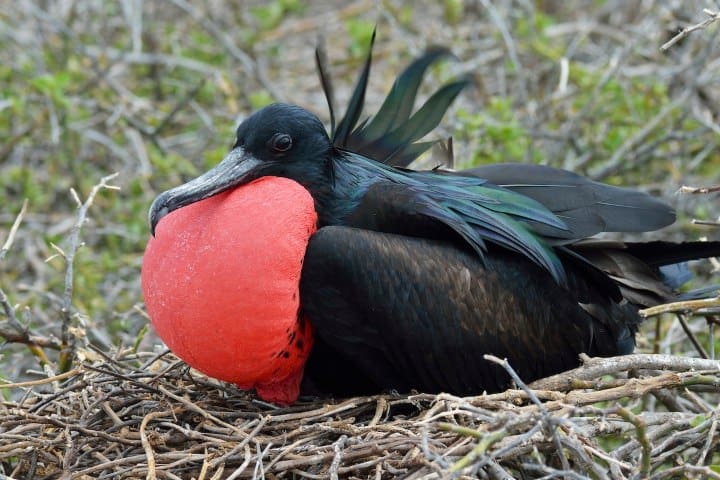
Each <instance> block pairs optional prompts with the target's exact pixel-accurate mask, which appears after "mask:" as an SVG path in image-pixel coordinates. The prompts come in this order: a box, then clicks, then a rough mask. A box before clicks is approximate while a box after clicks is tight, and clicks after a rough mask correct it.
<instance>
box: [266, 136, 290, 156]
mask: <svg viewBox="0 0 720 480" xmlns="http://www.w3.org/2000/svg"><path fill="white" fill-rule="evenodd" d="M269 143H270V146H271V147H272V149H273V150H275V151H276V152H278V153H283V152H287V151H288V150H290V149H291V148H292V145H293V141H292V137H291V136H290V135H288V134H287V133H276V134H275V135H273V136H272V138H271V139H270V142H269Z"/></svg>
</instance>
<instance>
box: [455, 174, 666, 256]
mask: <svg viewBox="0 0 720 480" xmlns="http://www.w3.org/2000/svg"><path fill="white" fill-rule="evenodd" d="M457 174H461V175H473V176H477V177H479V178H483V179H486V180H487V181H489V182H490V183H493V184H495V185H500V186H503V187H505V188H507V189H510V190H512V191H514V192H517V193H520V194H522V195H526V196H528V197H531V198H533V199H535V200H537V201H538V202H540V203H541V204H543V205H544V206H545V207H547V208H548V209H549V210H550V211H552V212H553V213H555V215H557V216H558V217H559V218H561V219H562V220H563V221H564V222H565V223H566V224H567V226H568V231H567V232H565V233H566V234H565V235H563V232H560V233H561V235H560V236H558V237H557V241H558V242H559V243H564V242H566V241H568V240H569V241H577V240H580V239H582V238H585V237H589V236H592V235H595V234H596V233H600V232H648V231H652V230H657V229H659V228H662V227H664V226H667V225H669V224H671V223H672V222H673V221H675V213H674V212H673V210H672V209H671V208H670V207H669V206H668V205H667V204H666V203H664V202H663V201H661V200H659V199H656V198H653V197H651V196H650V195H648V194H646V193H644V192H640V191H638V190H633V189H629V188H622V187H615V186H612V185H607V184H604V183H599V182H594V181H592V180H590V179H589V178H586V177H583V176H580V175H577V174H575V173H573V172H569V171H567V170H561V169H559V168H553V167H548V166H543V165H524V164H515V163H505V164H495V165H483V166H480V167H475V168H471V169H468V170H463V171H462V172H458V173H457ZM553 235H557V233H556V232H553V233H552V234H550V235H548V237H551V236H553Z"/></svg>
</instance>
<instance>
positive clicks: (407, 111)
mask: <svg viewBox="0 0 720 480" xmlns="http://www.w3.org/2000/svg"><path fill="white" fill-rule="evenodd" d="M374 41H375V32H373V36H372V40H371V43H370V49H369V50H368V55H367V58H366V60H365V63H364V65H363V68H362V70H361V71H360V75H359V77H358V80H357V83H356V85H355V89H354V90H353V93H352V95H351V96H350V100H349V102H348V106H347V109H346V111H345V114H344V115H343V117H342V118H341V119H340V121H339V122H338V124H337V128H336V127H335V106H334V104H335V100H334V88H333V84H332V76H331V75H330V71H329V68H328V67H327V58H326V53H325V49H324V46H323V44H322V43H321V44H319V45H318V47H317V49H316V53H315V58H316V62H317V69H318V73H319V75H320V81H321V84H322V86H323V91H324V92H325V98H326V100H327V102H328V108H329V110H330V118H331V132H330V136H331V138H332V141H333V145H335V146H336V147H338V148H341V149H344V150H347V151H351V152H354V153H358V154H360V155H364V156H366V157H368V158H372V159H374V160H376V161H379V162H383V163H387V164H392V165H394V166H401V167H404V166H407V165H409V164H410V163H411V162H412V161H413V160H415V159H416V158H417V157H419V156H420V155H421V154H422V153H424V152H425V151H426V150H427V149H428V148H430V147H431V146H432V145H433V144H435V143H436V142H435V141H427V142H418V140H420V139H421V138H422V137H424V136H425V135H426V134H428V133H429V132H431V131H432V130H433V129H434V128H435V127H436V126H437V125H438V124H439V123H440V120H441V119H442V117H443V115H444V114H445V112H446V111H447V109H448V107H449V106H450V104H451V103H452V102H453V101H454V100H455V98H456V97H457V95H458V94H459V93H460V92H461V91H462V90H463V89H464V88H465V87H466V86H467V85H468V84H469V83H470V80H469V77H463V78H460V79H458V80H456V81H453V82H451V83H448V84H446V85H444V86H443V87H441V88H440V89H439V90H438V91H436V92H435V93H434V94H433V95H432V96H430V98H429V99H428V100H427V101H426V102H425V103H424V104H423V105H422V106H421V107H420V108H419V109H418V110H417V111H416V112H415V113H414V114H413V107H414V105H415V99H416V97H417V93H418V89H419V87H420V83H421V82H422V79H423V76H424V75H425V72H426V71H427V69H428V68H429V67H430V66H431V65H433V64H435V63H437V62H438V61H440V60H441V59H443V58H447V57H451V56H452V54H451V53H450V51H449V50H448V49H446V48H443V47H431V48H429V49H428V50H427V51H426V52H425V53H424V54H423V55H421V56H419V57H418V58H416V59H415V60H414V61H413V62H412V63H411V64H410V65H409V66H408V67H407V68H406V69H405V70H404V71H403V72H402V73H401V74H400V75H399V76H398V77H397V79H396V80H395V83H394V84H393V86H392V88H391V90H390V92H389V93H388V95H387V97H386V98H385V100H384V102H383V104H382V106H381V107H380V109H379V110H378V112H377V113H376V114H375V115H373V116H372V118H366V119H365V120H363V121H362V122H360V123H359V124H358V122H359V121H360V117H361V115H362V110H363V106H364V103H365V92H366V90H367V83H368V78H369V76H370V66H371V64H372V46H373V43H374Z"/></svg>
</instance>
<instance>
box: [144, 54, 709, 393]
mask: <svg viewBox="0 0 720 480" xmlns="http://www.w3.org/2000/svg"><path fill="white" fill-rule="evenodd" d="M446 54H447V52H446V51H445V50H443V49H431V50H430V51H428V52H427V53H426V54H425V55H423V56H421V57H420V58H418V59H417V60H416V61H414V62H413V63H412V64H411V65H410V66H409V67H408V68H407V69H406V70H405V71H404V72H403V73H402V74H401V75H400V76H399V77H398V79H397V80H396V82H395V85H394V86H393V88H392V90H391V91H390V93H389V94H388V97H387V98H386V101H385V103H384V104H383V106H382V107H381V108H380V110H379V111H378V113H377V114H376V115H375V116H374V117H373V118H372V119H369V120H365V121H363V122H361V123H360V124H359V125H358V121H359V119H360V113H361V110H362V105H363V100H364V94H365V89H366V84H367V78H368V75H369V70H370V63H371V58H370V55H368V59H367V61H366V63H365V66H364V68H363V70H362V73H361V75H360V80H359V81H358V84H357V86H356V88H355V91H354V93H353V95H352V97H351V100H350V102H349V106H348V109H347V112H346V114H345V115H344V117H343V118H342V120H341V121H340V122H339V123H338V124H337V127H336V126H335V121H334V114H333V102H332V86H331V82H330V80H329V76H328V74H327V72H326V71H325V69H324V68H321V69H320V70H321V79H322V83H323V87H324V89H325V92H326V95H327V97H328V100H329V105H330V111H331V118H332V126H331V134H330V135H328V134H327V132H326V130H325V128H324V126H323V124H322V123H321V121H320V120H319V119H318V118H317V117H316V116H315V115H313V114H312V113H310V112H308V111H307V110H305V109H303V108H300V107H297V106H292V105H286V104H273V105H270V106H268V107H265V108H263V109H261V110H259V111H257V112H255V113H254V114H252V115H251V116H249V117H248V118H247V119H246V120H245V121H243V122H242V123H241V124H240V126H239V127H238V128H237V135H236V136H237V138H236V142H235V145H234V146H233V148H232V150H231V151H230V153H229V154H228V156H227V157H226V158H225V159H224V160H223V161H222V162H221V163H220V164H218V165H217V166H216V167H214V168H213V169H211V170H210V171H208V172H206V173H205V174H203V175H201V176H200V177H198V178H196V179H194V180H191V181H190V182H188V183H186V184H184V185H181V186H178V187H176V188H173V189H171V190H168V191H166V192H164V193H162V194H160V195H159V196H158V197H157V198H156V199H155V201H154V202H153V204H152V206H151V208H150V212H149V221H150V227H151V231H152V233H153V235H154V237H153V238H151V240H150V242H149V244H148V248H147V251H146V254H145V258H144V262H143V272H142V281H143V290H144V294H145V299H146V304H147V308H148V312H149V314H150V317H151V319H152V321H153V324H154V325H155V327H156V329H157V330H158V332H159V333H160V335H161V337H162V338H163V339H164V340H165V341H166V343H167V344H168V345H169V346H170V347H171V349H173V350H174V351H176V353H178V355H180V356H181V358H183V359H185V360H186V361H187V362H188V363H189V364H190V365H192V366H195V367H196V368H198V369H200V370H203V371H205V372H206V373H208V374H210V375H212V376H216V377H218V378H221V379H224V380H228V381H231V382H234V383H236V384H238V385H240V386H242V387H244V388H251V387H254V388H256V389H257V391H258V393H259V395H260V396H261V397H262V398H264V399H266V400H270V401H278V402H282V403H289V402H292V401H294V400H295V399H296V398H297V396H298V392H299V384H300V381H301V379H302V378H303V369H304V371H305V378H304V382H303V388H304V389H305V390H306V391H308V392H326V393H332V394H336V395H349V394H360V393H374V392H378V391H381V390H383V389H395V390H398V391H408V390H410V389H417V390H422V391H428V392H438V391H449V392H453V393H456V394H473V393H480V392H483V391H497V390H500V389H502V388H505V387H507V386H508V385H509V378H508V377H507V375H506V374H505V373H504V372H503V371H501V370H500V369H499V368H498V367H497V366H495V365H493V364H490V363H489V362H487V361H485V360H483V355H484V354H487V353H491V354H494V355H497V356H500V357H506V358H508V359H509V361H510V364H511V365H512V366H513V367H514V368H515V369H516V370H517V371H518V373H519V374H520V376H521V377H522V378H523V379H525V380H527V381H530V380H533V379H536V378H539V377H542V376H546V375H549V374H552V373H556V372H559V371H562V370H564V369H568V368H572V367H574V366H577V365H578V362H579V359H578V355H579V354H580V353H587V354H589V355H591V356H595V355H602V356H610V355H617V354H625V353H629V352H631V351H632V350H633V348H634V346H635V333H636V331H637V326H638V324H639V322H640V317H639V315H638V313H637V311H638V308H639V307H643V306H648V305H652V304H657V303H658V302H662V301H666V300H668V299H671V298H673V295H674V293H673V291H672V289H671V285H672V283H673V280H674V279H673V278H669V277H668V276H667V275H664V274H663V272H662V270H661V267H663V266H664V265H669V264H675V263H677V262H682V261H685V260H688V259H693V258H699V257H705V256H712V255H717V254H718V253H720V242H707V243H702V242H693V243H684V244H671V243H666V242H650V243H621V242H609V241H599V240H592V239H590V240H588V239H587V237H589V236H591V235H594V234H596V233H599V232H606V231H619V232H640V231H651V230H656V229H659V228H661V227H663V226H666V225H668V224H670V223H672V222H673V221H674V219H675V215H674V212H673V211H672V209H671V208H670V207H669V206H668V205H667V204H665V203H664V202H662V201H660V200H657V199H654V198H652V197H650V196H649V195H647V194H645V193H641V192H638V191H635V190H630V189H624V188H619V187H613V186H609V185H604V184H601V183H597V182H593V181H591V180H589V179H586V178H584V177H582V176H579V175H575V174H573V173H570V172H566V171H563V170H558V169H554V168H550V167H543V166H536V165H520V164H503V165H492V166H484V167H477V168H475V169H470V170H464V171H460V172H452V171H447V170H441V169H435V170H431V171H415V170H410V169H407V168H405V166H407V165H408V164H409V163H410V162H411V161H412V160H413V159H415V158H416V157H418V156H419V155H420V154H421V153H422V152H423V151H424V150H426V149H427V148H428V147H429V146H430V143H427V142H424V143H418V142H417V140H419V139H420V138H422V137H423V136H425V135H426V134H427V133H428V132H430V131H431V130H432V129H434V127H435V126H436V125H437V124H438V122H439V120H440V118H441V117H442V116H443V114H444V112H445V111H446V109H447V107H448V106H449V105H450V104H451V103H452V101H453V100H454V99H455V97H456V96H457V95H458V94H459V93H460V91H461V90H462V89H463V88H464V87H465V86H466V84H467V83H468V81H467V79H464V78H462V79H460V80H458V81H455V82H452V83H450V84H448V85H446V86H444V87H442V88H441V89H440V90H439V91H438V92H437V93H436V94H435V95H433V96H431V97H430V99H429V100H428V101H427V102H426V103H425V104H424V105H423V107H421V108H420V109H419V110H418V111H417V112H415V113H414V114H411V113H412V104H413V102H414V99H415V96H416V93H417V89H418V85H419V84H420V80H421V78H422V77H423V75H424V72H425V71H426V69H427V68H428V67H429V66H430V65H431V64H433V63H434V62H436V61H437V60H438V59H440V58H442V57H443V56H445V55H446ZM318 58H320V56H319V57H318ZM320 65H322V62H320ZM161 220H162V221H161Z"/></svg>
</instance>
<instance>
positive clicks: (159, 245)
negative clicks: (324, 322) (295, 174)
mask: <svg viewBox="0 0 720 480" xmlns="http://www.w3.org/2000/svg"><path fill="white" fill-rule="evenodd" d="M316 228H317V213H316V212H315V207H314V202H313V199H312V197H311V195H310V193H309V192H308V191H307V190H305V188H303V187H302V186H301V185H300V184H298V183H296V182H294V181H292V180H289V179H286V178H280V177H263V178H260V179H258V180H256V181H254V182H251V183H249V184H246V185H243V186H241V187H238V188H235V189H233V190H230V191H227V192H224V193H220V194H218V195H215V196H212V197H210V198H207V199H205V200H201V201H198V202H195V203H192V204H190V205H187V206H185V207H182V208H180V209H178V210H175V211H173V212H171V213H169V214H168V215H166V216H165V217H163V218H162V220H161V221H160V223H159V224H158V225H157V228H156V231H155V236H154V237H151V238H150V240H149V242H148V245H147V248H146V250H145V256H144V258H143V266H142V275H141V279H142V289H143V294H144V296H145V305H146V307H147V311H148V314H149V315H150V320H151V322H152V325H153V327H155V330H156V331H157V332H158V334H159V335H160V338H162V340H163V341H164V342H165V343H166V344H167V346H168V347H169V348H170V350H172V351H173V352H174V353H175V354H176V355H177V356H178V357H180V358H181V359H183V360H184V361H185V362H187V364H188V365H190V366H191V367H193V368H196V369H197V370H199V371H201V372H203V373H205V374H206V375H208V376H210V377H214V378H217V379H220V380H224V381H226V382H231V383H234V384H236V385H238V386H239V387H241V388H243V389H251V388H254V389H255V390H256V391H257V393H258V395H259V396H260V397H261V398H262V399H263V400H266V401H270V402H276V403H281V404H290V403H292V402H294V401H295V400H296V399H297V397H298V394H299V386H300V381H301V380H302V375H303V368H304V366H305V362H306V360H307V358H308V354H309V352H310V348H311V347H312V326H311V325H310V323H309V322H308V321H307V320H306V319H305V318H304V316H303V314H302V311H301V309H300V290H299V286H300V273H301V270H302V262H303V258H304V256H305V250H306V248H307V244H308V241H309V239H310V236H311V235H312V234H313V233H314V232H315V230H316Z"/></svg>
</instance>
